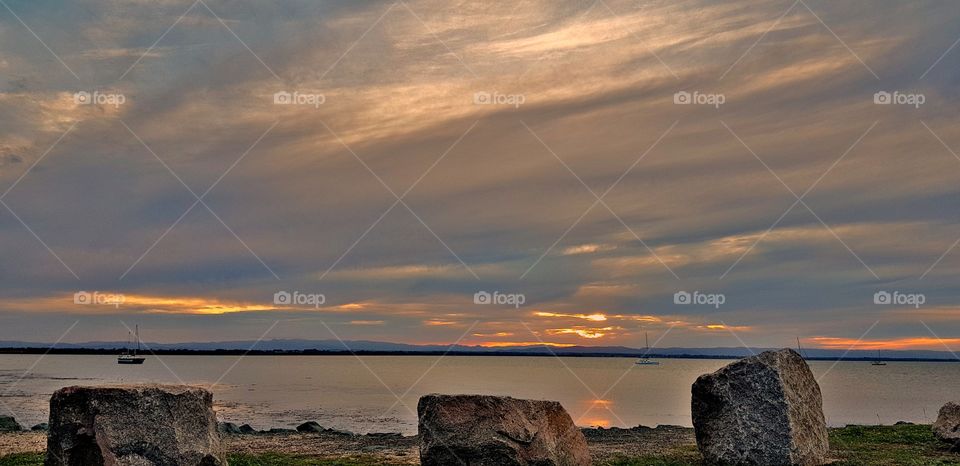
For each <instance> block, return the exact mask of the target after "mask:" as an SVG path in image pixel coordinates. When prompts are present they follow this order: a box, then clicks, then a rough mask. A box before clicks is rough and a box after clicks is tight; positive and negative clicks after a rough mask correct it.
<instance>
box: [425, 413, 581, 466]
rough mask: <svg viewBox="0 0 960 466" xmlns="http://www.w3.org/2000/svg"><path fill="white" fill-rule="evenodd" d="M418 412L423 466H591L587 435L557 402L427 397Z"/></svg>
mask: <svg viewBox="0 0 960 466" xmlns="http://www.w3.org/2000/svg"><path fill="white" fill-rule="evenodd" d="M417 413H418V415H419V425H418V430H419V434H420V462H421V464H422V465H423V466H440V465H450V464H468V465H470V466H493V465H498V466H499V465H536V466H561V465H562V466H573V465H577V466H579V465H589V464H590V452H589V450H588V449H587V441H586V439H585V438H584V436H583V433H581V432H580V429H578V428H577V427H576V426H575V425H574V424H573V420H572V419H570V415H569V414H567V412H566V410H564V409H563V406H561V405H560V403H557V402H555V401H535V400H518V399H515V398H510V397H498V396H482V395H427V396H424V397H422V398H420V403H419V404H418V405H417Z"/></svg>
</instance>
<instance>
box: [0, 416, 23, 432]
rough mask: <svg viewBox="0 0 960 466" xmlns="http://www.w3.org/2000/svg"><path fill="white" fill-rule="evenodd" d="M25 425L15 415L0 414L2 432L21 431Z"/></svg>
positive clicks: (0, 430) (0, 429)
mask: <svg viewBox="0 0 960 466" xmlns="http://www.w3.org/2000/svg"><path fill="white" fill-rule="evenodd" d="M21 430H23V426H21V425H20V423H19V422H17V420H16V419H14V418H13V416H0V432H20V431H21Z"/></svg>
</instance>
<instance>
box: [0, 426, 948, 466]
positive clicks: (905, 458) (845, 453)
mask: <svg viewBox="0 0 960 466" xmlns="http://www.w3.org/2000/svg"><path fill="white" fill-rule="evenodd" d="M829 457H830V459H833V460H836V461H835V462H834V463H832V464H833V466H861V465H878V466H920V465H924V466H928V465H933V466H937V465H939V466H946V465H958V466H960V454H958V453H955V452H951V451H950V450H949V449H948V448H947V446H946V445H944V444H943V443H941V442H939V441H937V439H936V438H934V436H933V432H932V431H931V430H930V426H928V425H899V426H848V427H842V428H837V429H830V453H829ZM43 459H44V454H43V453H18V454H13V455H6V456H4V457H2V458H0V466H41V465H43ZM229 461H230V465H231V466H374V465H383V464H385V463H384V462H383V459H382V458H378V457H376V456H372V455H358V456H347V457H342V458H336V459H323V458H311V457H304V456H297V455H287V454H283V453H266V454H258V455H247V454H235V455H230V457H229ZM600 464H601V465H602V466H697V465H700V464H701V462H700V455H699V454H698V453H697V452H696V450H695V449H694V448H692V447H690V446H689V445H679V446H677V448H676V449H675V450H673V451H670V452H669V453H666V454H664V455H661V456H641V457H625V456H624V457H615V458H613V459H610V460H607V461H604V462H603V463H600Z"/></svg>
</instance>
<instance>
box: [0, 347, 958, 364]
mask: <svg viewBox="0 0 960 466" xmlns="http://www.w3.org/2000/svg"><path fill="white" fill-rule="evenodd" d="M120 352H121V350H117V349H98V348H41V347H36V348H0V354H41V355H42V354H56V355H90V356H110V355H117V354H120ZM141 353H142V354H145V355H158V356H240V355H246V356H353V355H356V356H444V355H445V356H484V357H488V356H497V357H503V356H508V357H555V356H560V357H565V358H639V357H648V358H654V359H717V360H734V359H742V358H743V357H744V356H738V355H700V354H656V353H649V354H644V353H633V354H627V353H603V352H599V353H583V352H578V353H564V352H563V351H562V350H558V351H554V352H549V351H530V352H523V353H518V352H516V351H483V352H479V351H373V350H365V351H332V350H244V349H222V350H190V349H157V350H148V351H142V352H141ZM805 359H806V360H808V361H852V362H870V361H878V360H879V361H892V362H896V361H900V362H950V363H955V362H960V361H958V360H957V359H937V358H887V357H881V358H868V357H828V356H819V357H818V356H809V357H806V358H805Z"/></svg>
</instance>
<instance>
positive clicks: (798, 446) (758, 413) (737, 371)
mask: <svg viewBox="0 0 960 466" xmlns="http://www.w3.org/2000/svg"><path fill="white" fill-rule="evenodd" d="M692 391H693V399H692V404H691V411H692V414H693V427H694V429H695V431H696V437H697V447H698V448H699V449H700V453H701V454H702V455H703V458H704V461H705V462H706V463H707V464H730V465H770V466H775V465H804V466H808V465H820V464H824V463H825V462H826V454H827V451H828V449H829V444H828V439H827V426H826V422H825V421H824V417H823V403H822V399H821V395H820V386H819V385H817V381H816V379H815V378H814V377H813V373H812V372H810V368H809V367H808V366H807V363H806V361H804V360H803V358H802V357H800V355H799V354H797V353H796V352H795V351H793V350H790V349H783V350H779V351H765V352H763V353H761V354H759V355H757V356H753V357H749V358H745V359H742V360H740V361H737V362H734V363H732V364H729V365H727V366H725V367H723V368H721V369H720V370H718V371H716V372H714V373H712V374H704V375H701V376H700V377H699V378H698V379H697V381H696V382H694V384H693V389H692Z"/></svg>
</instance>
